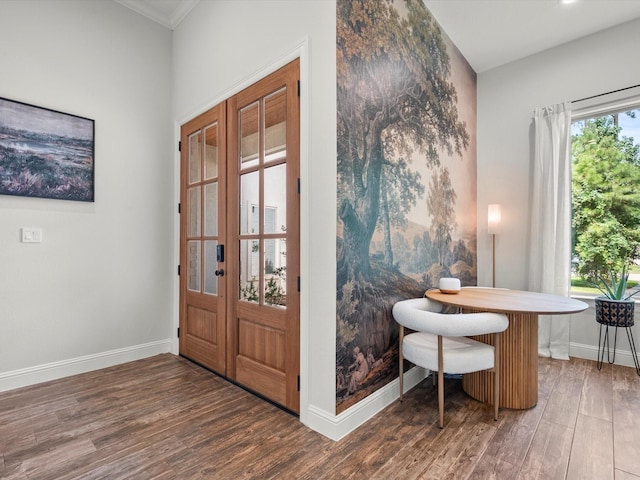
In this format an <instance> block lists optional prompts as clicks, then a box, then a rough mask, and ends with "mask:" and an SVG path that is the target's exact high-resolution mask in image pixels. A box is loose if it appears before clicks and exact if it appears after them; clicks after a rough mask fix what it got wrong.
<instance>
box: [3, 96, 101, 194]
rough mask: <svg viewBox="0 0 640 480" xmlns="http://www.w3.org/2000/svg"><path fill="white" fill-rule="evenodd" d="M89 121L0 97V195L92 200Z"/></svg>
mask: <svg viewBox="0 0 640 480" xmlns="http://www.w3.org/2000/svg"><path fill="white" fill-rule="evenodd" d="M94 172H95V121H94V120H92V119H90V118H85V117H80V116H77V115H73V114H70V113H64V112H59V111H57V110H51V109H49V108H44V107H39V106H36V105H30V104H28V103H23V102H19V101H15V100H11V99H8V98H2V97H0V195H14V196H24V197H40V198H50V199H59V200H72V201H80V202H93V201H95V198H94V196H95V186H94V183H95V182H94V176H95V173H94Z"/></svg>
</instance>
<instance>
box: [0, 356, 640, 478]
mask: <svg viewBox="0 0 640 480" xmlns="http://www.w3.org/2000/svg"><path fill="white" fill-rule="evenodd" d="M460 383H461V382H460V381H459V380H455V379H449V380H447V381H446V397H445V401H446V405H445V428H444V430H440V429H439V428H438V426H437V425H438V407H437V396H436V389H434V388H433V387H432V386H431V379H427V380H425V381H424V382H422V383H421V384H420V385H418V386H417V387H416V388H414V389H413V390H411V391H410V392H409V393H408V394H407V395H405V397H404V398H405V400H404V402H403V403H400V402H394V403H393V404H392V405H390V406H389V407H387V408H386V409H385V410H384V411H383V412H381V413H380V414H378V415H377V416H375V417H374V418H372V419H371V420H370V421H369V422H367V423H366V424H364V425H362V426H361V427H360V428H358V429H357V430H356V431H354V432H352V433H351V434H349V435H348V436H346V437H345V438H344V439H342V440H341V441H339V442H333V441H331V440H329V439H327V438H325V437H323V436H321V435H320V434H317V433H315V432H313V431H311V430H309V429H308V428H306V427H305V426H304V425H302V424H301V423H300V422H299V421H298V419H297V418H295V417H293V416H291V415H289V414H288V413H286V412H283V411H281V410H279V409H278V408H276V407H274V406H272V405H271V404H269V403H267V402H264V401H262V400H260V399H258V398H256V397H254V396H252V395H250V394H248V393H246V392H245V391H243V390H242V389H240V388H238V387H236V386H234V385H232V384H230V383H228V382H225V381H224V380H222V379H220V378H219V377H217V376H215V375H213V374H212V373H210V372H208V371H206V370H204V369H202V368H200V367H199V366H197V365H194V364H192V363H191V362H189V361H187V360H185V359H183V358H180V357H175V356H173V355H169V354H166V355H159V356H156V357H152V358H148V359H145V360H140V361H137V362H132V363H128V364H124V365H119V366H116V367H112V368H108V369H104V370H99V371H96V372H91V373H86V374H82V375H76V376H73V377H69V378H64V379H61V380H56V381H53V382H47V383H42V384H39V385H34V386H31V387H26V388H22V389H17V390H13V391H9V392H3V393H0V478H2V479H15V480H36V479H38V480H47V479H56V480H64V479H110V480H111V479H125V478H132V479H163V480H169V479H181V480H183V479H186V480H188V479H241V478H244V479H270V478H273V479H314V480H330V479H381V480H382V479H384V480H387V479H402V480H408V479H466V478H469V479H580V480H584V479H598V480H607V479H614V478H615V479H616V480H631V479H636V480H637V479H640V377H638V376H637V375H636V373H635V371H634V370H633V369H631V368H628V367H619V366H611V365H605V366H604V368H603V369H602V370H601V371H598V370H597V369H596V366H595V362H590V361H587V360H581V359H572V360H571V361H569V362H562V361H557V360H549V359H544V358H541V359H539V384H540V388H539V390H540V398H539V402H538V405H537V406H536V407H534V408H532V409H530V410H525V411H514V410H501V411H500V418H499V420H498V421H497V422H494V421H493V418H492V411H491V407H490V406H489V405H483V404H481V403H479V402H477V401H475V400H472V399H471V398H469V397H468V396H467V395H466V394H465V393H464V392H462V389H461V385H460Z"/></svg>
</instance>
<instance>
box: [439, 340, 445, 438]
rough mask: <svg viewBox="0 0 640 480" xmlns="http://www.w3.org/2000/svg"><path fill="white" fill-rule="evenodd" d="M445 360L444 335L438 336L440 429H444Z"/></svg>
mask: <svg viewBox="0 0 640 480" xmlns="http://www.w3.org/2000/svg"><path fill="white" fill-rule="evenodd" d="M443 367H444V358H443V357H442V335H438V412H439V414H440V428H444V368H443Z"/></svg>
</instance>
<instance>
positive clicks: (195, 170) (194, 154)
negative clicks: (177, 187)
mask: <svg viewBox="0 0 640 480" xmlns="http://www.w3.org/2000/svg"><path fill="white" fill-rule="evenodd" d="M201 159H202V139H201V134H200V132H199V131H198V132H197V133H194V134H192V135H190V136H189V183H190V184H191V183H195V182H199V181H200V160H201Z"/></svg>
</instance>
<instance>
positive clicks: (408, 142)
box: [336, 0, 477, 413]
mask: <svg viewBox="0 0 640 480" xmlns="http://www.w3.org/2000/svg"><path fill="white" fill-rule="evenodd" d="M336 5H337V6H336V8H337V12H336V16H337V18H336V20H337V21H336V42H337V44H336V47H337V48H336V62H337V63H336V70H337V142H338V143H337V175H338V178H337V212H336V215H337V225H338V227H337V232H336V233H337V238H336V241H337V259H336V262H337V278H336V280H337V282H336V283H337V291H336V317H337V318H336V332H337V333H336V413H341V412H343V411H344V410H346V409H347V408H349V407H351V406H353V405H355V404H356V403H357V402H359V401H361V400H362V399H364V398H365V397H367V396H368V395H371V394H372V393H374V392H375V391H377V390H379V389H380V388H382V387H384V386H385V385H387V384H388V383H389V382H391V381H392V380H394V379H396V378H397V377H398V367H399V365H398V326H397V324H396V323H395V321H394V320H393V316H392V314H391V309H392V307H393V304H394V303H395V302H397V301H399V300H404V299H408V298H415V297H421V296H423V295H424V293H425V290H427V289H428V288H431V287H434V286H435V287H437V285H438V281H439V279H440V278H441V277H456V278H459V279H460V280H461V283H462V285H465V286H468V285H476V284H477V254H476V223H477V222H476V196H477V195H476V178H477V175H476V74H475V72H474V71H473V69H472V68H471V67H470V66H469V64H468V63H467V62H466V60H465V59H464V57H462V55H461V54H460V52H459V51H458V49H457V48H456V47H455V45H454V44H453V43H452V42H451V41H450V39H449V38H448V37H447V35H446V34H445V32H443V31H442V30H441V28H440V26H439V25H438V23H437V22H436V20H435V19H434V18H433V16H432V15H431V14H430V12H429V11H428V10H427V8H426V7H425V5H424V2H423V1H422V0H337V3H336Z"/></svg>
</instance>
